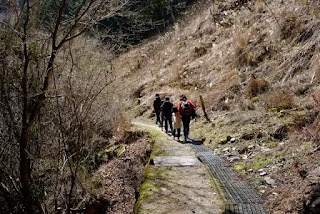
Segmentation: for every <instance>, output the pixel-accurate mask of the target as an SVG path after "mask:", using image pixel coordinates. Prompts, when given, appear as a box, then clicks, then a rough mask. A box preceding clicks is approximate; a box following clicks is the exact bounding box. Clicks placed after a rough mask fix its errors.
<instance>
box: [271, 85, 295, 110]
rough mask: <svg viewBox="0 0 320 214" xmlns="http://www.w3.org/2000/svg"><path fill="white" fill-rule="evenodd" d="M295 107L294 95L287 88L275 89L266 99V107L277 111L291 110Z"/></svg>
mask: <svg viewBox="0 0 320 214" xmlns="http://www.w3.org/2000/svg"><path fill="white" fill-rule="evenodd" d="M293 105H294V100H293V94H292V93H291V91H289V90H288V88H286V87H279V88H275V89H274V90H273V91H271V92H269V93H268V94H267V95H266V97H265V107H266V108H267V109H269V108H276V109H277V110H282V109H290V108H292V107H293Z"/></svg>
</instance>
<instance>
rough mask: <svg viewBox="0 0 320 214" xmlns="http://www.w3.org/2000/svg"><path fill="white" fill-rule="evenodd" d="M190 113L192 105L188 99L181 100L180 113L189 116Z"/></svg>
mask: <svg viewBox="0 0 320 214" xmlns="http://www.w3.org/2000/svg"><path fill="white" fill-rule="evenodd" d="M191 113H192V107H191V105H190V103H189V101H188V100H186V101H183V102H182V104H181V115H183V116H190V115H191Z"/></svg>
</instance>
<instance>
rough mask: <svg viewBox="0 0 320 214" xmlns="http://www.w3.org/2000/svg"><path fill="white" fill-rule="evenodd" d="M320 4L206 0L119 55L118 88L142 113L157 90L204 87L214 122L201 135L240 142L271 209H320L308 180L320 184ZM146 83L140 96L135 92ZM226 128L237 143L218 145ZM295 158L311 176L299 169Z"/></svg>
mask: <svg viewBox="0 0 320 214" xmlns="http://www.w3.org/2000/svg"><path fill="white" fill-rule="evenodd" d="M318 8H319V5H318V3H317V1H293V0H289V1H281V0H278V1H268V0H267V1H263V0H261V1H240V0H238V1H237V0H228V1H216V3H214V5H212V2H211V1H201V2H199V3H198V4H195V5H194V6H192V7H191V8H189V10H188V11H187V12H186V13H185V15H184V16H183V17H182V18H181V19H179V20H178V21H177V22H176V23H175V24H174V26H172V28H171V29H170V30H168V31H167V32H166V33H165V34H163V35H161V36H157V37H155V38H153V39H152V40H151V41H146V42H145V43H144V44H141V45H139V46H138V47H135V48H134V49H132V50H131V51H129V52H128V53H125V54H123V55H121V56H120V57H119V58H117V59H116V60H114V61H113V65H114V68H115V70H116V71H117V74H119V76H120V77H118V78H117V80H116V82H115V85H119V84H121V85H124V86H125V87H122V88H117V90H115V93H118V94H119V98H120V99H123V100H126V102H125V104H124V108H126V109H128V110H129V111H128V112H129V113H130V114H132V115H133V116H137V115H142V116H149V115H150V113H151V108H150V106H151V103H152V99H153V96H154V94H155V93H160V94H161V95H169V96H171V97H172V99H173V101H174V102H177V101H178V98H179V95H180V94H186V95H187V96H188V97H189V98H190V99H191V100H192V101H194V102H197V101H198V99H199V98H198V97H199V95H203V97H204V99H205V103H206V105H207V106H206V107H207V111H208V112H207V113H208V115H209V117H210V118H211V119H212V122H213V123H212V124H207V123H206V122H205V121H204V120H203V121H201V120H200V121H198V122H195V123H193V124H192V129H193V130H195V131H194V134H196V135H198V136H199V137H201V138H202V139H204V140H205V143H206V144H207V145H208V146H210V147H212V148H215V149H217V150H218V151H221V154H222V155H224V153H225V152H222V149H223V148H225V147H229V149H230V150H229V151H235V152H234V153H232V154H231V157H233V158H234V159H229V160H230V161H232V162H233V163H234V165H235V166H238V167H236V168H237V169H240V170H239V171H241V172H242V173H244V174H245V175H247V178H248V179H249V180H252V181H254V183H255V185H256V187H257V189H258V190H259V191H260V192H261V193H262V194H263V195H264V196H265V198H267V199H268V200H267V203H266V204H267V205H268V208H269V209H270V211H271V213H285V212H287V213H317V212H318V211H319V206H320V205H319V203H318V202H317V200H316V199H318V200H319V196H315V195H317V194H318V195H319V191H318V190H312V191H309V189H310V188H311V186H312V188H313V187H314V186H315V187H319V185H320V184H319V179H318V178H319V177H317V176H319V172H318V171H319V162H318V160H319V159H317V158H318V157H319V140H318V137H316V136H318V135H319V134H318V133H319V122H318V119H317V118H318V116H317V115H318V113H319V106H314V100H313V98H312V96H311V95H312V94H316V92H317V91H318V90H319V86H318V82H319V76H320V75H319V54H320V52H319V48H318V42H319V39H320V37H319V35H320V25H319V23H320V22H319V17H318V13H317V12H316V11H317V10H318ZM142 77H143V78H142ZM142 85H143V89H142V90H141V91H140V92H139V94H140V96H139V98H138V99H139V102H136V100H134V99H130V97H132V94H133V91H135V90H138V89H141V86H142ZM128 98H129V100H128ZM141 108H143V109H144V111H143V112H142V113H141ZM199 109H200V108H199ZM137 112H140V113H141V114H137ZM198 113H199V114H201V113H202V112H201V111H200V110H198ZM227 136H231V137H234V138H235V139H236V140H235V143H230V142H228V143H226V144H224V145H221V144H219V143H220V142H225V141H223V140H221V139H228V138H227ZM248 146H249V149H248ZM243 147H245V148H246V149H245V150H243V149H240V148H243ZM301 147H303V148H301ZM238 151H245V152H244V153H241V154H239V152H238ZM225 155H226V157H228V158H230V156H228V155H227V154H225ZM295 159H298V160H299V166H301V167H304V168H305V171H306V172H307V174H308V176H304V177H301V175H300V174H299V172H298V173H297V167H295V165H294V164H293V162H294V160H295ZM302 160H303V161H302ZM261 171H263V172H266V174H267V176H268V177H272V179H274V180H275V183H276V185H270V184H267V183H266V181H265V177H266V176H265V175H264V176H263V175H260V173H261ZM309 175H310V176H309ZM314 178H316V179H314ZM301 182H303V183H304V184H306V185H300V183H301ZM308 184H309V185H311V186H308ZM313 189H317V188H313ZM290 192H291V193H292V192H299V194H288V193H290ZM312 207H313V208H312Z"/></svg>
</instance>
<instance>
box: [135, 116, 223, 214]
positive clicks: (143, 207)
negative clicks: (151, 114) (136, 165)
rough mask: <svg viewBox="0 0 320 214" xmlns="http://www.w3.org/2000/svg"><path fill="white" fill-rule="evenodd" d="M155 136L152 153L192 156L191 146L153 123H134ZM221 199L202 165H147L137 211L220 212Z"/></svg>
mask: <svg viewBox="0 0 320 214" xmlns="http://www.w3.org/2000/svg"><path fill="white" fill-rule="evenodd" d="M134 124H135V125H136V126H137V127H139V128H141V129H146V130H147V131H148V132H150V133H151V135H152V137H153V138H154V140H155V144H154V150H153V154H152V155H153V156H154V157H156V156H168V157H169V156H195V153H194V151H193V150H192V148H190V146H188V145H186V144H182V143H179V142H176V141H173V140H172V139H171V137H170V136H167V135H166V134H164V133H163V132H161V131H160V129H159V128H158V127H157V126H155V125H149V124H145V123H139V122H135V123H134ZM222 210H223V202H222V200H221V199H219V195H218V193H217V190H216V189H215V188H214V183H213V182H212V179H211V177H210V175H209V172H208V170H207V168H206V166H205V165H203V164H201V163H200V164H198V165H196V166H184V167H178V166H167V167H165V166H155V165H149V167H148V169H147V172H146V180H145V182H144V184H143V186H142V187H141V191H140V197H139V199H138V202H137V205H136V213H175V214H179V213H181V214H182V213H183V214H188V213H210V214H214V213H222Z"/></svg>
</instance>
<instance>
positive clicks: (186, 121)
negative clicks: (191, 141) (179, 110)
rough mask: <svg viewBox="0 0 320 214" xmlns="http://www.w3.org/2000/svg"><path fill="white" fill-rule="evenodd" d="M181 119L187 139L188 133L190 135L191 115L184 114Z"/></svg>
mask: <svg viewBox="0 0 320 214" xmlns="http://www.w3.org/2000/svg"><path fill="white" fill-rule="evenodd" d="M181 120H182V124H183V135H184V137H185V139H187V138H188V135H189V127H190V116H182V117H181Z"/></svg>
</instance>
